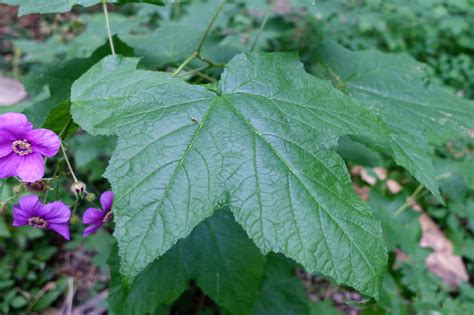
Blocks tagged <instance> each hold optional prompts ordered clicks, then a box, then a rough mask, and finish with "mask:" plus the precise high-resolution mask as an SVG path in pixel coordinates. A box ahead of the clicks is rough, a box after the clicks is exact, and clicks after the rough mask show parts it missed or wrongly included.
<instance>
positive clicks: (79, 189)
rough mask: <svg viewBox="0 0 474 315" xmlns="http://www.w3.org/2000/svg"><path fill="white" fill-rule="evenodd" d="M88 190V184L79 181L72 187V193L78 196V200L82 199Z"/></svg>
mask: <svg viewBox="0 0 474 315" xmlns="http://www.w3.org/2000/svg"><path fill="white" fill-rule="evenodd" d="M86 188H87V187H86V184H84V183H83V182H81V181H80V180H79V181H77V182H74V183H73V184H72V185H71V192H72V193H73V194H74V195H75V196H76V198H82V197H83V196H84V193H86V192H87V191H86Z"/></svg>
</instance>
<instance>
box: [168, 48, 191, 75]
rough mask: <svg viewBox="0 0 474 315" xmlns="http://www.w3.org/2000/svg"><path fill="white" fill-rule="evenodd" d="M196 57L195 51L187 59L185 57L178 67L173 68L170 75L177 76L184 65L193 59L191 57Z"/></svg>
mask: <svg viewBox="0 0 474 315" xmlns="http://www.w3.org/2000/svg"><path fill="white" fill-rule="evenodd" d="M194 58H196V53H193V54H192V55H191V56H189V57H188V59H186V60H185V61H184V62H183V63H182V64H181V65H180V66H179V67H178V69H176V70H175V72H173V74H172V75H171V76H172V77H175V76H177V75H178V74H179V73H180V72H181V71H182V70H183V69H184V67H186V66H187V65H188V63H190V62H191V61H193V59H194Z"/></svg>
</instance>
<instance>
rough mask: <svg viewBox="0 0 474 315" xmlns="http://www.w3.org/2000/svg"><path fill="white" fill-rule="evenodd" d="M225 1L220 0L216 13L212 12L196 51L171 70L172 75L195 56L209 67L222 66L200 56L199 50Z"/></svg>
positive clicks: (177, 72) (176, 73)
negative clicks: (212, 14)
mask: <svg viewBox="0 0 474 315" xmlns="http://www.w3.org/2000/svg"><path fill="white" fill-rule="evenodd" d="M226 2H227V0H222V2H221V4H220V5H219V7H218V8H217V11H216V13H214V16H213V17H212V19H211V21H210V22H209V25H207V29H206V31H205V32H204V35H203V36H202V38H201V41H200V42H199V45H198V47H197V48H196V51H194V52H193V53H192V54H191V56H189V57H188V59H186V60H185V61H184V62H183V63H182V64H181V65H179V67H178V69H176V70H175V71H174V72H173V74H171V76H172V77H175V76H177V75H178V74H179V73H180V72H181V71H182V70H183V69H184V67H186V66H187V65H188V63H190V62H191V61H193V60H194V58H197V59H200V60H202V61H204V62H206V63H207V64H208V65H209V66H210V67H223V66H224V65H222V64H218V63H214V62H212V61H211V60H209V59H207V58H204V57H202V56H201V50H202V46H203V45H204V42H205V41H206V38H207V36H208V35H209V32H210V31H211V29H212V26H213V25H214V22H215V21H216V19H217V17H218V16H219V14H220V13H221V11H222V9H223V8H224V5H225V3H226Z"/></svg>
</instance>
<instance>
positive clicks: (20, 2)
mask: <svg viewBox="0 0 474 315" xmlns="http://www.w3.org/2000/svg"><path fill="white" fill-rule="evenodd" d="M0 2H3V3H6V4H8V5H17V6H20V10H19V11H18V14H19V15H20V16H21V15H26V14H31V13H53V12H66V11H69V10H71V8H72V7H73V6H74V5H81V6H84V7H89V6H91V5H94V4H97V3H100V2H101V0H1V1H0ZM107 2H109V3H112V2H117V0H108V1H107Z"/></svg>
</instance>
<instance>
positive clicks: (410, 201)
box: [393, 172, 453, 217]
mask: <svg viewBox="0 0 474 315" xmlns="http://www.w3.org/2000/svg"><path fill="white" fill-rule="evenodd" d="M452 175H453V173H452V172H448V173H444V174H441V175H438V176H436V177H435V179H437V180H443V179H446V178H449V177H451V176H452ZM424 190H425V187H423V185H419V186H418V187H417V188H416V189H415V191H414V192H413V193H412V194H411V195H410V196H409V197H408V198H407V201H405V203H404V204H403V205H401V206H400V207H399V208H398V209H397V210H395V212H394V213H393V215H394V216H395V217H396V216H399V215H400V214H401V213H402V212H403V211H405V210H406V209H408V208H409V207H410V206H411V205H412V204H413V202H415V201H416V199H417V198H418V197H420V195H421V194H422V193H423V192H424Z"/></svg>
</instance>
